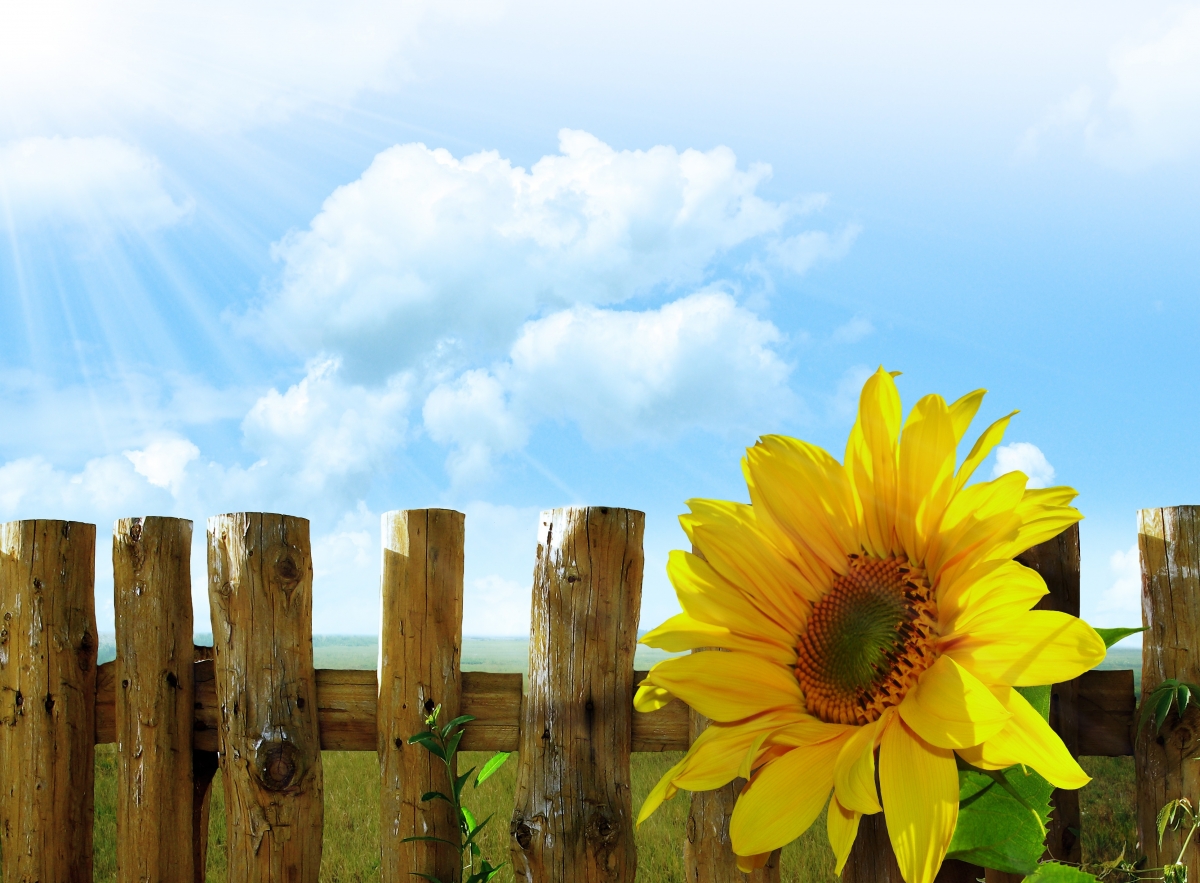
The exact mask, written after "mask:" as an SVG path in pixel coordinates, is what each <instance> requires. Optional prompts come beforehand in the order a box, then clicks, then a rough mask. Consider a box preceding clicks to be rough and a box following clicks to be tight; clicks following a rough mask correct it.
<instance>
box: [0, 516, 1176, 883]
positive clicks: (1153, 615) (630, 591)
mask: <svg viewBox="0 0 1200 883" xmlns="http://www.w3.org/2000/svg"><path fill="white" fill-rule="evenodd" d="M1198 512H1200V510H1193V509H1191V508H1188V507H1184V508H1181V509H1177V510H1146V511H1144V512H1143V513H1142V528H1141V534H1142V536H1141V540H1140V541H1141V546H1142V561H1143V574H1144V576H1143V582H1144V593H1145V594H1146V600H1145V606H1146V610H1147V624H1148V625H1150V626H1151V631H1150V633H1149V634H1148V636H1147V639H1146V643H1147V647H1148V649H1147V650H1146V651H1145V653H1146V658H1147V659H1148V660H1152V661H1153V662H1154V665H1156V666H1157V668H1154V669H1153V674H1152V673H1151V670H1150V669H1148V670H1147V678H1148V679H1149V678H1152V677H1159V678H1160V677H1163V676H1175V677H1179V678H1181V679H1185V680H1198V679H1200V671H1196V670H1195V669H1196V664H1195V663H1194V662H1192V661H1191V660H1190V659H1188V658H1186V656H1183V657H1181V656H1179V655H1178V653H1176V655H1174V656H1173V655H1171V653H1172V652H1175V651H1170V652H1168V650H1170V648H1171V647H1174V646H1175V644H1172V643H1171V642H1179V641H1181V640H1183V638H1181V637H1180V634H1181V633H1182V631H1183V630H1184V628H1185V627H1184V626H1183V625H1181V623H1184V622H1191V619H1189V618H1188V617H1193V618H1194V617H1195V616H1196V615H1197V614H1196V611H1197V610H1200V585H1192V583H1194V582H1195V578H1194V574H1195V573H1196V572H1200V560H1197V559H1198V558H1200V542H1196V541H1195V539H1196V537H1197V534H1198V531H1197V530H1196V529H1195V528H1194V525H1195V524H1197V523H1200V518H1198V517H1197V513H1198ZM643 529H644V515H643V514H642V513H640V512H635V511H633V510H627V509H619V508H612V507H580V508H568V509H559V510H553V511H550V512H546V513H543V514H542V521H541V528H540V536H539V542H538V548H537V563H536V566H535V571H534V575H533V607H532V617H533V618H532V623H531V636H530V662H529V676H528V678H524V677H523V676H522V675H520V674H512V673H497V672H473V671H462V670H461V658H460V656H461V643H462V604H463V567H464V556H463V549H464V545H465V544H464V536H465V519H464V516H463V515H462V514H461V513H457V512H452V511H449V510H438V509H421V510H403V511H397V512H389V513H386V514H385V515H384V516H383V567H382V580H381V609H382V612H383V615H382V622H381V633H380V668H379V670H378V671H350V670H340V669H315V670H314V668H313V657H312V590H313V585H312V563H311V547H310V542H309V535H308V522H307V521H305V520H304V519H301V518H294V517H290V516H284V515H271V514H265V513H238V514H231V515H223V516H216V517H214V518H212V519H210V520H209V523H208V550H209V561H208V574H207V578H206V580H205V583H206V584H207V586H208V594H209V598H210V602H211V605H210V606H211V615H212V631H213V636H214V647H212V648H208V647H198V646H193V644H192V632H193V623H192V611H191V584H192V575H191V573H190V546H191V543H190V537H191V530H192V525H191V523H190V522H188V521H184V520H180V519H171V518H154V517H148V518H132V519H122V520H121V521H119V522H118V523H117V525H116V527H115V529H114V535H113V566H114V577H115V579H114V592H115V598H114V601H115V608H114V609H115V613H116V627H117V659H116V660H115V661H114V662H109V663H105V664H104V665H100V666H97V665H96V658H95V654H96V645H97V640H96V626H95V613H94V573H93V567H94V561H95V555H94V550H95V541H96V536H95V534H96V531H95V527H94V526H93V525H87V524H78V523H73V522H63V521H21V522H11V523H9V524H5V525H0V616H2V617H3V620H2V622H0V847H2V855H3V862H2V864H0V869H2V873H0V879H2V881H3V883H17V881H24V880H32V879H38V880H42V881H43V883H53V881H88V880H90V879H91V863H92V856H91V852H92V842H91V836H92V833H91V832H92V801H93V778H92V777H93V769H94V746H95V745H96V744H106V743H116V745H117V755H118V783H117V787H118V824H117V839H118V843H117V856H118V871H117V877H118V880H120V881H130V883H132V881H138V880H147V879H153V880H156V881H157V880H161V881H178V883H190V881H200V880H203V879H204V868H205V865H206V854H207V848H208V836H207V834H208V806H209V800H210V795H211V783H212V780H213V778H214V776H215V775H216V774H217V773H218V771H219V772H220V773H221V775H222V777H223V781H224V789H225V795H226V797H225V799H226V805H227V826H228V827H227V849H228V851H229V868H230V878H229V879H230V881H231V883H233V881H237V883H241V881H246V880H253V881H280V883H306V881H312V883H315V881H316V880H317V876H318V873H319V866H320V858H321V832H322V828H321V820H322V814H323V793H322V771H321V751H323V750H336V751H375V752H376V753H377V755H378V758H379V769H380V784H381V801H380V813H381V815H380V819H381V823H382V824H381V836H382V840H383V842H382V843H381V859H382V861H381V865H380V868H381V870H380V875H381V880H382V881H384V883H399V881H407V880H409V879H412V878H411V874H412V873H413V872H419V873H426V874H435V875H443V879H457V878H456V877H454V876H453V875H454V873H455V868H454V865H453V861H452V860H453V859H454V858H455V856H454V855H453V854H452V853H451V852H449V851H448V850H447V848H446V847H441V846H437V845H435V844H426V843H421V844H402V843H401V840H402V839H403V838H404V837H406V836H411V835H414V834H425V835H430V834H433V835H437V836H445V835H446V834H447V833H450V834H452V833H453V828H452V827H450V826H451V825H453V823H454V820H453V819H452V818H449V817H443V816H439V815H436V814H430V812H429V811H428V809H427V807H428V804H426V803H422V801H421V797H422V795H423V794H424V793H425V792H427V791H430V790H436V789H437V788H439V787H443V783H442V782H441V781H440V779H437V778H435V776H436V775H437V774H438V771H437V770H436V769H434V768H432V767H430V765H429V761H430V758H429V756H428V755H427V754H426V753H425V752H424V751H423V750H422V749H421V748H420V746H415V745H408V743H407V736H408V735H411V734H412V733H414V732H416V731H417V730H419V729H421V722H422V721H423V719H424V717H425V715H427V714H428V713H429V712H430V711H432V709H433V708H434V706H435V705H441V706H442V707H443V711H444V712H445V714H444V717H443V720H447V719H449V718H450V717H453V716H454V715H455V714H468V715H471V716H473V717H474V718H475V721H474V722H472V723H471V724H470V725H469V726H468V727H467V728H466V730H465V733H464V736H463V740H462V743H461V748H462V749H463V750H468V751H519V755H518V759H517V762H518V770H517V779H518V792H517V795H516V800H515V805H514V809H513V816H512V819H511V823H510V829H509V833H510V840H509V845H510V850H511V856H510V858H511V861H512V865H513V869H514V872H515V873H516V875H517V878H518V879H519V880H523V881H527V883H535V881H537V883H541V881H555V883H559V881H562V883H567V881H575V880H586V881H632V880H633V879H634V876H635V874H636V863H637V857H636V849H635V847H634V843H633V836H632V828H633V826H632V818H633V810H634V807H632V806H631V800H630V793H629V791H630V771H629V755H630V753H631V752H663V751H684V750H686V749H687V748H688V747H689V745H690V744H691V742H692V740H693V739H694V738H696V737H697V736H698V735H699V733H700V732H702V730H703V728H704V727H705V726H706V721H705V720H704V719H703V718H701V717H700V716H698V715H696V714H695V713H694V712H691V710H690V709H689V708H688V707H687V706H685V705H683V704H682V703H681V702H679V701H674V702H671V703H669V704H668V705H666V706H665V707H663V708H662V709H660V710H658V711H655V712H653V713H649V714H641V713H633V709H632V702H633V692H634V690H635V689H636V685H637V684H638V683H639V682H640V681H641V680H642V679H643V677H644V675H645V673H644V672H641V671H635V670H634V669H633V649H634V643H635V640H636V632H637V623H638V617H639V613H640V603H641V579H642V565H643V552H642V533H643ZM1021 560H1022V561H1023V562H1024V563H1025V564H1027V565H1028V566H1031V567H1034V568H1035V569H1037V570H1039V572H1041V573H1042V575H1043V577H1044V578H1045V579H1046V582H1047V585H1048V587H1049V589H1050V595H1049V596H1047V598H1046V599H1045V601H1044V605H1045V606H1049V607H1052V608H1053V609H1061V610H1065V611H1067V612H1072V613H1076V614H1078V611H1079V607H1078V605H1079V589H1078V578H1079V548H1078V531H1077V530H1076V529H1075V528H1071V529H1070V530H1068V531H1067V532H1064V534H1063V535H1061V536H1060V537H1058V538H1056V539H1054V540H1051V541H1050V542H1048V543H1044V544H1042V545H1041V546H1039V547H1036V548H1035V549H1033V550H1031V551H1030V552H1029V553H1026V555H1024V556H1022V559H1021ZM1189 568H1190V569H1189ZM1179 574H1182V575H1183V576H1184V577H1186V578H1187V579H1190V580H1191V581H1192V583H1188V582H1187V581H1186V579H1183V580H1182V582H1181V579H1182V578H1181V577H1179ZM1189 574H1191V575H1193V576H1188V575H1189ZM1181 585H1184V587H1185V589H1186V591H1181V589H1180V586H1181ZM1171 623H1174V625H1168V624H1171ZM1187 627H1189V628H1190V626H1187ZM1171 629H1174V631H1171ZM1192 643H1194V641H1192ZM1154 685H1155V684H1154V683H1152V682H1151V683H1149V688H1150V689H1152V688H1153V686H1154ZM1145 689H1147V687H1146V686H1144V687H1143V690H1145ZM1135 709H1136V697H1135V695H1134V678H1133V672H1131V671H1092V672H1088V673H1086V674H1084V675H1083V676H1081V677H1080V678H1078V679H1076V680H1075V681H1072V682H1069V683H1066V684H1060V685H1057V686H1056V687H1055V688H1054V692H1053V705H1052V720H1051V723H1052V725H1053V726H1054V727H1055V729H1056V730H1057V731H1058V732H1059V733H1060V735H1062V737H1063V739H1064V741H1065V743H1066V744H1067V746H1068V748H1069V749H1070V750H1071V751H1072V753H1073V754H1075V755H1077V756H1109V757H1117V756H1128V755H1135V754H1136V756H1137V757H1138V779H1139V805H1140V809H1139V812H1140V813H1142V814H1143V817H1144V814H1145V812H1147V811H1148V810H1147V809H1146V807H1148V806H1149V804H1150V802H1151V801H1160V802H1161V801H1163V800H1165V799H1169V798H1170V797H1171V796H1183V792H1182V789H1183V786H1184V784H1185V783H1184V781H1183V779H1184V778H1185V777H1187V776H1193V775H1195V773H1194V770H1193V768H1192V767H1194V766H1195V765H1194V764H1193V765H1192V767H1188V768H1186V770H1185V769H1184V767H1183V765H1180V764H1178V763H1177V764H1176V766H1174V767H1172V766H1171V764H1172V763H1175V761H1174V760H1173V758H1175V757H1176V755H1179V756H1182V755H1181V754H1180V752H1181V751H1183V750H1185V749H1186V748H1188V746H1189V745H1190V742H1189V743H1188V745H1184V744H1183V743H1184V742H1185V741H1187V740H1188V739H1190V738H1191V737H1190V733H1191V732H1193V729H1195V728H1196V724H1197V722H1200V711H1189V712H1188V715H1186V716H1185V721H1184V722H1183V723H1178V722H1176V723H1174V724H1171V723H1169V724H1168V726H1167V727H1166V728H1165V730H1164V733H1165V736H1166V738H1165V741H1164V739H1159V740H1158V741H1157V742H1154V741H1153V740H1150V743H1151V744H1148V743H1147V739H1145V738H1144V737H1143V738H1141V739H1140V740H1139V739H1138V738H1137V733H1136V732H1135ZM1172 726H1174V727H1175V729H1172ZM1188 727H1191V728H1193V729H1189V728H1188ZM1172 740H1174V741H1172ZM1164 746H1165V748H1164ZM1173 746H1182V747H1178V748H1177V747H1173ZM1172 751H1175V752H1176V753H1175V754H1171V752H1172ZM1156 752H1157V753H1156ZM1148 777H1156V782H1155V784H1154V785H1153V787H1151V786H1150V785H1149V784H1147V779H1148ZM1159 779H1161V781H1158V780H1159ZM1190 781H1191V780H1190V779H1189V780H1188V783H1189V784H1190ZM736 787H737V786H736V785H734V786H730V787H729V788H727V789H724V790H722V791H720V792H712V793H709V794H704V795H694V796H693V803H692V808H691V812H690V814H689V817H688V824H687V830H686V831H681V832H680V848H681V850H682V851H683V854H684V864H685V873H686V878H687V880H688V881H690V883H719V881H730V883H733V881H738V883H751V881H752V883H772V881H777V880H779V879H780V868H779V864H778V855H775V856H773V857H772V858H771V859H770V860H769V861H768V863H767V865H766V866H765V867H763V868H761V869H759V870H757V871H755V872H754V873H753V874H751V875H743V874H741V873H740V872H738V871H737V870H736V868H735V866H734V864H733V862H732V861H731V860H730V856H729V853H728V824H729V814H730V812H731V810H732V804H733V800H734V798H735V797H736ZM1143 803H1144V804H1145V805H1146V806H1141V804H1143ZM1054 804H1055V810H1054V818H1053V824H1052V827H1051V831H1050V840H1049V844H1050V851H1051V854H1052V855H1054V856H1055V857H1059V858H1066V859H1068V860H1071V858H1072V857H1073V856H1077V855H1078V830H1079V824H1080V823H1079V815H1078V802H1077V797H1076V795H1075V793H1074V792H1056V793H1055V797H1054ZM1155 811H1156V807H1155ZM1142 826H1143V827H1144V826H1145V824H1144V822H1143V824H1142ZM1143 833H1144V832H1143ZM1150 839H1151V840H1153V839H1155V838H1154V837H1153V835H1151V837H1150ZM1146 842H1147V841H1146V838H1145V836H1143V843H1146ZM418 847H419V848H418ZM1164 849H1165V847H1164ZM1075 860H1078V859H1077V858H1075ZM446 875H449V876H446ZM981 875H982V872H981V869H978V868H974V867H972V866H968V865H961V864H959V863H955V862H948V863H947V864H946V866H945V867H944V868H943V871H942V873H941V874H940V875H939V877H938V880H939V881H940V883H957V881H968V880H972V881H973V880H975V879H976V878H977V877H979V876H981ZM844 877H845V879H846V880H879V881H891V880H898V879H899V878H898V876H897V871H896V868H895V860H894V858H893V857H892V855H891V851H890V846H889V844H888V839H887V833H886V827H885V826H884V824H883V818H882V816H875V817H866V818H864V819H863V823H862V827H861V830H860V835H859V841H858V843H857V845H856V847H855V849H854V852H853V854H852V857H851V860H850V863H849V864H848V866H847V869H846V872H845V874H844ZM1008 879H1009V878H1007V877H1005V875H997V874H995V873H994V872H991V871H988V872H987V880H988V881H990V883H1005V881H1007V880H1008Z"/></svg>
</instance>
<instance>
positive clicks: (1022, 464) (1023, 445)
mask: <svg viewBox="0 0 1200 883" xmlns="http://www.w3.org/2000/svg"><path fill="white" fill-rule="evenodd" d="M1008 472H1024V473H1025V475H1026V476H1027V477H1028V478H1029V483H1028V485H1027V487H1046V486H1047V485H1049V484H1050V482H1051V481H1053V480H1054V467H1053V466H1051V465H1050V461H1049V460H1047V459H1046V455H1045V454H1043V453H1042V452H1041V449H1040V448H1038V446H1037V445H1033V444H1030V443H1029V442H1013V443H1012V444H1010V445H1001V446H1000V447H998V448H997V449H996V463H995V465H994V466H993V467H992V477H993V478H997V477H999V476H1001V475H1004V474H1006V473H1008Z"/></svg>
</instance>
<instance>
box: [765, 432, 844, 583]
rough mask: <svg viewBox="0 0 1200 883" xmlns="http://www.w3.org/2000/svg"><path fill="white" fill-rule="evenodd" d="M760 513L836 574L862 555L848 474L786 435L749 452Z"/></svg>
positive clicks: (769, 439)
mask: <svg viewBox="0 0 1200 883" xmlns="http://www.w3.org/2000/svg"><path fill="white" fill-rule="evenodd" d="M746 462H747V468H748V469H749V471H750V475H751V477H752V479H753V480H752V486H751V496H750V499H751V501H752V502H753V505H754V508H755V511H756V512H757V511H759V510H761V511H763V512H766V513H767V514H769V515H770V517H771V518H772V519H773V520H774V521H775V523H776V524H777V525H779V527H780V529H781V530H782V531H783V533H784V534H785V535H786V536H787V537H788V539H790V540H791V541H792V543H793V544H794V545H795V546H796V548H797V549H798V550H800V551H802V552H804V551H807V553H808V554H810V555H811V556H812V557H814V558H815V559H817V560H818V561H819V562H820V564H822V565H823V566H824V567H826V568H828V569H829V570H831V571H833V572H835V573H845V572H846V571H847V569H848V565H847V558H846V555H847V554H848V553H850V552H857V551H858V550H859V547H858V507H857V506H856V505H855V502H854V494H853V492H852V491H851V489H850V480H849V478H847V476H846V472H845V470H844V469H843V468H842V465H841V464H840V463H838V461H837V460H835V459H833V457H831V456H830V455H829V454H828V452H826V451H823V450H822V449H821V448H818V447H817V446H816V445H810V444H808V443H807V442H803V441H800V440H799V439H794V438H788V437H786V436H782V435H768V436H764V437H763V438H761V439H760V440H759V442H758V444H756V445H755V446H754V447H752V448H751V449H750V450H749V451H747V452H746Z"/></svg>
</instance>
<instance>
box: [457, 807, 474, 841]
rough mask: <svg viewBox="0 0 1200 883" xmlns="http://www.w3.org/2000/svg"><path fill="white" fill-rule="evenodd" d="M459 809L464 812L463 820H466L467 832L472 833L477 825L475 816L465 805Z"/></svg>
mask: <svg viewBox="0 0 1200 883" xmlns="http://www.w3.org/2000/svg"><path fill="white" fill-rule="evenodd" d="M458 811H459V812H460V813H462V818H463V821H464V822H466V825H467V833H468V834H470V833H471V832H472V831H474V830H475V827H476V823H475V816H474V815H473V814H472V813H471V811H470V810H469V809H467V808H466V807H465V806H460V807H459V808H458Z"/></svg>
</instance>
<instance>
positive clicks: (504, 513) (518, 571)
mask: <svg viewBox="0 0 1200 883" xmlns="http://www.w3.org/2000/svg"><path fill="white" fill-rule="evenodd" d="M462 511H463V512H464V513H465V514H466V516H467V520H466V531H467V543H466V546H467V548H466V573H465V586H464V589H465V591H464V597H463V634H464V635H479V636H485V635H490V636H508V635H527V634H529V616H530V606H531V598H532V595H531V586H532V584H533V565H534V561H535V559H536V555H537V537H538V523H539V522H538V509H537V508H535V507H532V506H501V505H496V504H494V503H486V502H482V501H474V502H470V503H467V504H466V505H465V506H463V507H462Z"/></svg>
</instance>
